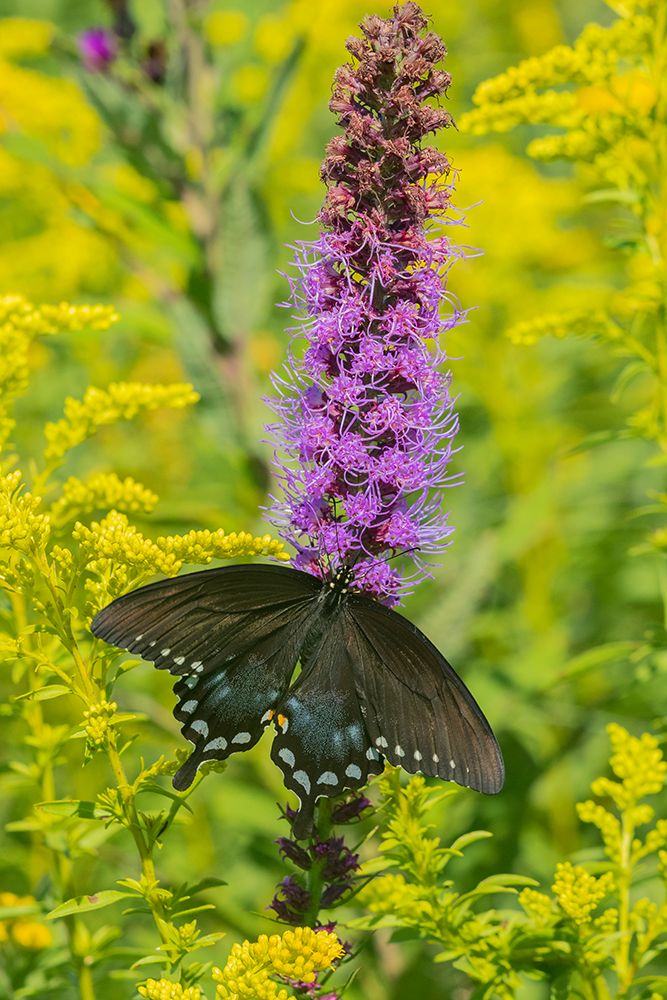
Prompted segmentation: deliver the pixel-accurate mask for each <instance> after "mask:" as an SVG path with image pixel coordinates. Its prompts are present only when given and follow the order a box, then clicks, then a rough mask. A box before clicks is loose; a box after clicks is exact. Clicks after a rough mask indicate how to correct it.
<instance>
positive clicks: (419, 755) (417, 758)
mask: <svg viewBox="0 0 667 1000" xmlns="http://www.w3.org/2000/svg"><path fill="white" fill-rule="evenodd" d="M412 756H413V757H414V759H415V760H421V759H422V755H421V753H420V752H419V750H415V752H414V753H413V755H412Z"/></svg>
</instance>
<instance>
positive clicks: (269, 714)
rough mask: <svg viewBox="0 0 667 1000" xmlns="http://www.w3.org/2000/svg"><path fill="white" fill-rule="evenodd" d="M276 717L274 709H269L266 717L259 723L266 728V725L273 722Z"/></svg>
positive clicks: (265, 714)
mask: <svg viewBox="0 0 667 1000" xmlns="http://www.w3.org/2000/svg"><path fill="white" fill-rule="evenodd" d="M274 715H275V712H274V711H273V709H272V708H267V710H266V712H265V713H264V715H263V716H262V718H261V719H260V720H259V721H260V722H261V723H262V725H263V726H264V725H266V723H267V722H270V721H271V719H272V718H273V716H274Z"/></svg>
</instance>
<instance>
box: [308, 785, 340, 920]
mask: <svg viewBox="0 0 667 1000" xmlns="http://www.w3.org/2000/svg"><path fill="white" fill-rule="evenodd" d="M332 813H333V800H332V799H329V798H323V799H320V800H319V802H318V803H317V805H316V807H315V832H314V834H313V840H314V841H316V840H319V841H322V840H326V839H327V837H329V836H330V835H331V826H332V823H331V815H332ZM326 864H327V859H326V858H322V860H321V861H316V862H315V863H314V864H313V867H312V868H311V869H310V871H309V873H308V880H307V883H306V889H307V890H308V893H309V895H310V906H309V907H308V910H307V912H306V914H305V916H304V921H303V922H304V924H305V925H306V926H307V927H315V925H316V924H317V921H318V919H319V914H320V906H321V904H322V892H323V890H324V869H325V867H326Z"/></svg>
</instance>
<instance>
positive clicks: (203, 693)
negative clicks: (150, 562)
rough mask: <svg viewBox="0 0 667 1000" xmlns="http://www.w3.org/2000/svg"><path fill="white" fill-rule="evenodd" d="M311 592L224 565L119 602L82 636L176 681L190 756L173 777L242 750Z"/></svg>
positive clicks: (284, 676)
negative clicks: (135, 657) (151, 665)
mask: <svg viewBox="0 0 667 1000" xmlns="http://www.w3.org/2000/svg"><path fill="white" fill-rule="evenodd" d="M319 589H320V588H319V585H318V584H317V581H315V580H314V579H313V578H312V577H310V576H308V575H307V574H304V573H299V572H297V571H295V570H287V569H285V568H283V567H274V566H263V565H247V566H230V567H223V568H221V569H213V570H205V571H203V572H200V573H191V574H186V575H184V576H181V577H176V578H174V579H170V580H162V581H160V582H159V583H156V584H150V585H149V586H147V587H142V588H140V589H139V590H136V591H134V592H132V593H131V594H127V595H126V596H125V597H121V598H119V599H118V600H117V601H114V602H113V603H112V604H110V605H109V606H108V607H106V608H104V609H103V610H102V611H100V612H99V614H98V615H97V616H96V617H95V619H94V621H93V624H92V630H93V632H94V634H95V635H97V636H99V637H100V638H102V639H106V640H107V641H108V642H110V643H112V644H114V645H116V646H120V647H121V648H124V649H128V650H130V651H131V652H134V653H139V655H141V656H143V657H144V658H145V659H148V660H152V661H153V662H154V663H155V665H156V666H157V667H158V668H160V669H168V670H169V671H170V672H171V673H172V674H176V675H177V676H179V680H178V682H177V683H176V685H175V688H174V690H175V693H176V694H177V696H178V699H179V700H178V704H177V705H176V708H175V709H174V715H175V717H176V718H177V719H178V721H179V722H181V723H182V732H183V734H184V735H185V736H186V737H187V738H188V739H189V740H190V741H191V742H192V743H193V744H194V747H195V749H194V751H193V752H192V754H191V756H190V757H189V758H188V760H187V761H186V763H185V764H184V765H183V767H181V769H180V771H179V772H178V773H177V774H176V776H175V777H174V785H175V786H176V787H177V788H181V789H182V788H187V787H188V785H190V784H191V782H192V780H193V778H194V776H195V774H196V771H197V768H198V767H199V766H200V765H201V764H202V763H203V762H204V761H206V760H224V759H225V758H226V757H228V756H229V755H230V754H231V753H234V752H236V751H239V750H248V749H249V748H250V747H251V746H253V745H254V744H255V743H256V742H257V740H258V739H259V738H260V736H261V735H262V731H263V725H265V724H266V723H267V721H268V713H270V711H271V709H273V708H274V707H275V706H276V705H277V703H278V702H279V701H280V700H281V698H282V697H283V695H284V692H285V691H286V689H287V686H288V684H289V681H290V678H291V675H292V672H293V670H294V666H295V663H296V661H297V658H298V654H299V649H300V647H301V645H302V643H303V641H304V638H305V634H306V633H307V631H308V628H309V624H310V620H311V618H312V616H313V614H315V610H314V608H315V603H316V602H315V598H316V597H317V594H318V592H319Z"/></svg>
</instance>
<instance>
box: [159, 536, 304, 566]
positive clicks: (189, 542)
mask: <svg viewBox="0 0 667 1000" xmlns="http://www.w3.org/2000/svg"><path fill="white" fill-rule="evenodd" d="M156 544H157V546H158V547H159V548H160V549H163V550H164V551H166V552H169V553H170V555H173V556H174V557H175V558H176V559H177V560H178V563H179V567H178V568H179V569H180V567H181V565H182V564H183V563H193V564H196V565H206V564H207V563H210V562H211V560H212V559H233V558H234V557H235V556H274V557H275V558H276V559H281V560H287V559H289V554H288V553H287V552H285V546H284V544H283V543H282V542H281V541H279V540H278V539H275V538H272V537H271V535H251V534H250V532H248V531H238V532H236V531H230V532H229V533H228V534H227V533H226V532H225V531H223V529H222V528H218V530H217V531H207V530H203V531H188V533H187V534H185V535H167V536H164V537H160V538H158V540H157V543H156Z"/></svg>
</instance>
